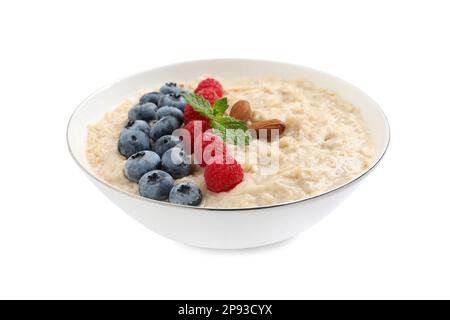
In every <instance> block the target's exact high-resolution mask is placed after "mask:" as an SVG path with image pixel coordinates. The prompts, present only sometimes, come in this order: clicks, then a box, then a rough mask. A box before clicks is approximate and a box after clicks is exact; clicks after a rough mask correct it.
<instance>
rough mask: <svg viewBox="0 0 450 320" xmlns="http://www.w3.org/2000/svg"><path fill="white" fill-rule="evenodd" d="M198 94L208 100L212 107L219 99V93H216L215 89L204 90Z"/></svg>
mask: <svg viewBox="0 0 450 320" xmlns="http://www.w3.org/2000/svg"><path fill="white" fill-rule="evenodd" d="M196 93H197V94H198V95H199V96H202V97H203V98H205V99H206V100H208V101H209V103H210V104H211V106H212V105H213V104H214V101H216V100H217V99H219V96H218V95H217V93H216V92H215V91H214V89H213V88H203V89H201V90H199V91H198V92H196Z"/></svg>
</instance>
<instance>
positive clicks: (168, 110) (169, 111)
mask: <svg viewBox="0 0 450 320" xmlns="http://www.w3.org/2000/svg"><path fill="white" fill-rule="evenodd" d="M165 116H172V117H175V118H177V119H178V121H180V123H182V122H183V119H184V114H183V111H181V110H180V109H177V108H174V107H161V108H159V109H158V111H156V119H157V120H159V119H161V118H162V117H165Z"/></svg>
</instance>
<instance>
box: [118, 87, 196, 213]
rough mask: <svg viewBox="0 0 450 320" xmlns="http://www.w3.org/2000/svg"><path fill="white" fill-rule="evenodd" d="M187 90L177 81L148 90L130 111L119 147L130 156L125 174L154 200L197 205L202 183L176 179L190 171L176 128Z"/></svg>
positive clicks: (181, 114) (141, 192)
mask: <svg viewBox="0 0 450 320" xmlns="http://www.w3.org/2000/svg"><path fill="white" fill-rule="evenodd" d="M183 92H186V91H185V89H184V88H181V87H179V86H177V84H176V83H173V82H169V83H166V84H164V85H163V86H162V87H161V88H160V90H159V92H149V93H146V94H144V95H143V96H142V97H141V98H140V99H139V104H137V105H135V106H134V107H132V108H131V109H130V110H129V112H128V123H127V124H126V125H125V127H124V128H123V129H122V131H121V132H120V136H119V141H118V150H119V152H120V154H122V155H123V156H124V157H126V158H127V160H126V161H125V166H124V174H125V176H126V177H127V179H129V180H130V181H133V182H136V183H138V184H139V194H140V195H141V196H143V197H147V198H150V199H154V200H168V201H169V202H170V203H176V204H182V205H190V206H198V205H199V204H200V203H201V201H202V193H201V190H200V189H199V187H198V186H197V185H196V184H194V183H192V182H180V183H176V182H175V180H174V179H180V178H183V177H185V176H187V175H189V173H190V172H191V169H192V168H191V167H192V165H191V162H190V156H189V155H187V154H186V153H185V151H184V148H183V144H182V141H181V140H180V138H179V137H178V136H175V135H172V133H173V131H174V130H176V129H178V128H180V127H181V125H182V124H183V120H184V113H183V112H184V107H185V106H186V100H185V99H184V98H183V96H182V95H181V94H182V93H183Z"/></svg>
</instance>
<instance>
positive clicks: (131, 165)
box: [124, 151, 161, 182]
mask: <svg viewBox="0 0 450 320" xmlns="http://www.w3.org/2000/svg"><path fill="white" fill-rule="evenodd" d="M160 165H161V158H160V157H159V155H158V154H156V153H155V152H153V151H139V152H137V153H135V154H133V155H132V156H131V157H129V158H128V160H127V161H126V162H125V167H124V172H125V176H126V177H127V178H128V180H131V181H134V182H139V179H140V178H141V177H142V176H143V175H144V174H145V173H147V172H149V171H152V170H156V169H159V167H160Z"/></svg>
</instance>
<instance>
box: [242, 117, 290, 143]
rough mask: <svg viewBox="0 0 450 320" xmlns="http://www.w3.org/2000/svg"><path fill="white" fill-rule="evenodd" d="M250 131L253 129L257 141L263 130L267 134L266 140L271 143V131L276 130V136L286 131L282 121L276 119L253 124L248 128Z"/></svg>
mask: <svg viewBox="0 0 450 320" xmlns="http://www.w3.org/2000/svg"><path fill="white" fill-rule="evenodd" d="M249 128H250V129H254V130H255V131H256V136H257V137H258V139H259V138H260V133H261V132H262V131H263V130H266V132H267V140H268V141H271V138H272V137H271V130H278V135H281V134H282V133H283V132H284V129H286V125H285V123H284V122H283V121H281V120H278V119H270V120H262V121H257V122H253V123H252V124H251V125H250V126H249Z"/></svg>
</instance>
